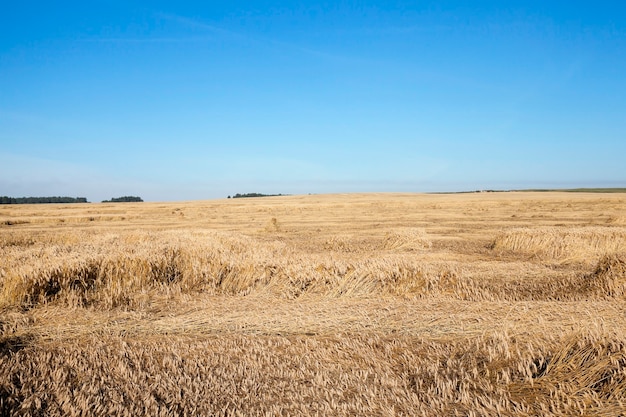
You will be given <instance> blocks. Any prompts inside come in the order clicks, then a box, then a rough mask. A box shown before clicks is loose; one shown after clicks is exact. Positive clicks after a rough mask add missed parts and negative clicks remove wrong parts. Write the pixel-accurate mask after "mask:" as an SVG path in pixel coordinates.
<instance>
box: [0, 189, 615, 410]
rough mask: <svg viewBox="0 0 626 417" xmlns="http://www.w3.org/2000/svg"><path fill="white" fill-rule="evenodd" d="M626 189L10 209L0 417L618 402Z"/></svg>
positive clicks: (2, 228)
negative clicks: (587, 192)
mask: <svg viewBox="0 0 626 417" xmlns="http://www.w3.org/2000/svg"><path fill="white" fill-rule="evenodd" d="M625 318H626V195H625V194H585V193H575V194H574V193H558V192H554V193H521V192H520V193H517V192H515V193H514V192H512V193H474V194H450V195H422V194H354V195H325V196H315V195H314V196H286V197H267V198H249V199H228V200H216V201H202V202H180V203H139V204H134V203H116V204H113V203H111V204H68V205H7V206H0V415H7V416H13V415H19V416H40V415H41V416H43V415H45V416H78V415H94V416H109V415H118V416H123V415H128V416H138V415H155V416H157V415H159V416H197V415H207V416H208V415H211V416H275V415H280V416H288V415H290V416H307V415H319V416H322V415H333V416H363V415H371V416H454V415H458V416H549V415H554V416H571V415H584V416H618V415H626V325H625V324H624V323H625V321H624V319H625Z"/></svg>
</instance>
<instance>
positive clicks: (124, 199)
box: [102, 195, 143, 203]
mask: <svg viewBox="0 0 626 417" xmlns="http://www.w3.org/2000/svg"><path fill="white" fill-rule="evenodd" d="M102 202H103V203H141V202H143V200H142V199H141V197H135V196H132V195H126V196H124V197H117V198H112V199H110V200H102Z"/></svg>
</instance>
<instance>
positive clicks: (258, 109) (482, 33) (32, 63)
mask: <svg viewBox="0 0 626 417" xmlns="http://www.w3.org/2000/svg"><path fill="white" fill-rule="evenodd" d="M624 155H626V3H624V5H622V3H621V2H614V1H611V2H603V1H595V2H587V1H585V2H576V1H568V2H565V1H563V2H561V1H536V2H534V1H524V2H516V1H506V2H505V1H472V2H461V1H456V2H455V1H448V2H445V1H438V2H435V1H432V2H421V1H413V2H403V1H388V2H385V1H369V2H368V1H361V2H342V1H339V2H301V1H300V2H295V1H293V2H289V1H211V2H204V1H198V2H193V1H187V2H185V1H178V2H165V1H145V2H142V1H124V2H121V1H120V2H117V1H92V2H82V1H81V2H71V1H58V2H48V1H46V2H43V1H42V2H37V1H27V0H25V1H23V2H12V3H9V4H4V5H3V6H2V11H1V13H0V195H9V196H15V197H19V196H49V195H69V196H84V197H87V198H88V199H89V200H90V201H100V200H103V199H105V198H110V197H117V196H121V195H139V196H142V197H143V198H144V199H145V200H151V201H165V200H195V199H208V198H223V197H225V196H227V195H232V194H235V193H245V192H262V193H291V194H307V193H334V192H364V191H376V192H380V191H415V192H423V191H453V190H474V189H485V188H495V189H510V188H533V187H584V186H607V187H610V186H626V168H625V164H624V163H623V160H624Z"/></svg>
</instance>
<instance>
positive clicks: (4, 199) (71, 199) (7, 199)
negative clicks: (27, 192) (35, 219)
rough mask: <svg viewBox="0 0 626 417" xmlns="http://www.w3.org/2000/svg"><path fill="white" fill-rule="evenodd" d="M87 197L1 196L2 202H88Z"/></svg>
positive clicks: (0, 201)
mask: <svg viewBox="0 0 626 417" xmlns="http://www.w3.org/2000/svg"><path fill="white" fill-rule="evenodd" d="M88 202H89V201H87V199H86V198H85V197H76V198H74V197H18V198H14V197H7V196H1V197H0V204H50V203H88Z"/></svg>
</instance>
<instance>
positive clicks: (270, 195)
mask: <svg viewBox="0 0 626 417" xmlns="http://www.w3.org/2000/svg"><path fill="white" fill-rule="evenodd" d="M283 195H285V194H261V193H246V194H239V193H237V194H235V195H234V196H233V197H232V198H248V197H280V196H283ZM228 198H230V196H228Z"/></svg>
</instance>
